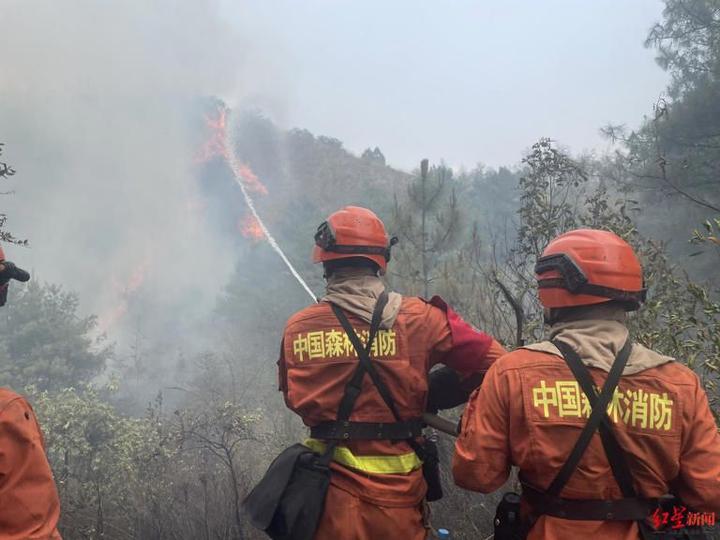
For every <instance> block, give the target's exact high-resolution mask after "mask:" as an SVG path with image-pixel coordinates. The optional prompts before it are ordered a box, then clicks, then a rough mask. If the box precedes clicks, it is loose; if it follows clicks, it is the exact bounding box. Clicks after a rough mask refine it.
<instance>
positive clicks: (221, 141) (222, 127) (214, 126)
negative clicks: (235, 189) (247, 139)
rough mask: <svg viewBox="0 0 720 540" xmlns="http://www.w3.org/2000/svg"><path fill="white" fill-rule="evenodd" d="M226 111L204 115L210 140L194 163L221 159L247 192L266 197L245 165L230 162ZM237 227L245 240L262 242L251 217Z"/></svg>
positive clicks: (256, 224) (260, 229) (219, 110)
mask: <svg viewBox="0 0 720 540" xmlns="http://www.w3.org/2000/svg"><path fill="white" fill-rule="evenodd" d="M228 111H229V109H228V108H227V107H225V106H224V105H221V106H219V107H218V110H217V113H216V115H215V116H212V117H211V116H208V115H205V123H206V124H207V127H208V129H209V130H210V138H209V139H208V140H207V142H206V143H205V144H204V145H203V146H202V148H201V149H200V153H199V154H198V156H197V158H196V160H195V161H196V162H197V163H205V162H207V161H210V160H211V159H213V158H214V157H222V158H223V159H224V160H225V161H226V162H227V163H228V165H230V168H231V169H232V170H233V174H235V175H236V177H237V178H238V180H240V182H242V185H243V186H244V187H245V188H247V190H248V191H249V192H251V193H258V194H260V195H267V194H268V190H267V188H266V187H265V186H264V185H263V183H262V182H260V179H259V178H258V177H257V175H256V174H255V173H254V172H253V171H252V169H251V168H250V167H249V166H248V165H247V164H246V163H237V162H235V166H233V161H232V160H231V155H230V151H229V149H228V146H227V144H228V143H227V129H228V126H227V116H228ZM237 227H238V230H239V231H240V232H241V233H242V235H243V236H245V237H246V238H252V239H254V240H262V239H263V238H265V233H264V232H263V230H262V227H261V226H260V224H259V223H258V222H257V219H256V218H255V217H253V216H247V217H245V218H243V219H242V220H240V221H239V222H238V225H237Z"/></svg>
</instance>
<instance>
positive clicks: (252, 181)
mask: <svg viewBox="0 0 720 540" xmlns="http://www.w3.org/2000/svg"><path fill="white" fill-rule="evenodd" d="M238 169H239V170H238V172H239V173H240V176H241V177H242V180H243V183H244V184H245V186H246V187H247V188H248V190H249V191H251V192H253V193H260V194H261V195H267V194H268V190H267V188H266V187H265V186H264V185H263V184H262V182H260V180H259V179H258V177H257V175H256V174H255V173H254V172H252V170H251V169H250V167H248V166H247V165H245V164H244V163H241V164H240V165H239V166H238Z"/></svg>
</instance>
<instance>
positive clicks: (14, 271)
mask: <svg viewBox="0 0 720 540" xmlns="http://www.w3.org/2000/svg"><path fill="white" fill-rule="evenodd" d="M0 265H3V266H4V267H5V268H3V269H2V270H0V284H2V285H4V284H5V283H7V282H8V281H10V280H11V279H15V280H17V281H27V280H29V279H30V274H29V273H28V272H26V271H25V270H23V269H22V268H18V267H17V266H15V263H12V262H10V261H2V262H0Z"/></svg>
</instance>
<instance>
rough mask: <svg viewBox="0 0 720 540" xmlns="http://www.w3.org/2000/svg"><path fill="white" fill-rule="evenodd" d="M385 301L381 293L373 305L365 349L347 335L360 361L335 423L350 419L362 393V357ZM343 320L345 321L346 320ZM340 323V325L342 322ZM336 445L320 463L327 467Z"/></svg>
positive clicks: (375, 331)
mask: <svg viewBox="0 0 720 540" xmlns="http://www.w3.org/2000/svg"><path fill="white" fill-rule="evenodd" d="M387 301H388V294H387V292H385V291H383V293H382V294H381V295H380V297H379V298H378V300H377V302H376V303H375V308H374V309H373V314H372V319H371V321H370V333H369V335H368V342H367V344H366V345H365V347H363V346H362V344H361V343H360V340H359V339H358V338H357V335H356V334H355V332H354V331H353V333H352V336H350V334H348V336H350V340H351V342H352V343H353V346H354V347H355V350H356V351H357V353H358V358H361V361H360V363H359V364H358V366H357V368H355V371H354V372H353V374H352V377H350V380H349V381H348V382H347V383H346V384H345V392H344V393H343V396H342V399H341V400H340V405H339V406H338V412H337V416H336V421H337V422H345V421H347V420H348V419H349V418H350V415H351V414H352V410H353V407H354V406H355V401H357V398H358V396H359V395H360V392H361V391H362V380H363V377H364V376H365V371H366V366H365V363H364V362H363V361H362V357H363V356H368V355H369V354H370V349H371V348H372V343H373V341H375V336H376V335H377V331H378V329H379V328H380V321H382V312H383V310H384V309H385V306H386V305H387ZM330 306H331V307H332V308H333V310H335V309H336V308H337V306H335V305H334V304H330ZM336 314H337V312H336ZM345 320H346V321H347V318H346V319H345ZM340 322H341V324H342V321H340ZM348 325H349V323H348ZM343 327H344V326H343ZM350 330H351V331H352V327H350ZM346 331H347V329H346ZM353 337H354V338H355V340H356V341H357V344H356V343H355V341H353V340H352V338H353ZM337 444H338V441H331V442H329V443H328V445H327V447H326V449H325V452H324V453H323V455H322V457H321V461H322V462H323V463H324V464H326V465H327V463H329V462H330V460H331V459H332V455H333V452H334V450H335V447H336V446H337Z"/></svg>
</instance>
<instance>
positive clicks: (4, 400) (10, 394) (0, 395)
mask: <svg viewBox="0 0 720 540" xmlns="http://www.w3.org/2000/svg"><path fill="white" fill-rule="evenodd" d="M16 403H17V404H20V405H22V406H27V407H29V405H28V404H27V402H26V401H25V398H23V397H22V396H21V395H20V394H18V393H17V392H14V391H12V390H10V389H9V388H0V414H2V412H3V411H4V410H5V409H7V408H8V407H9V406H10V405H11V404H16Z"/></svg>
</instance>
